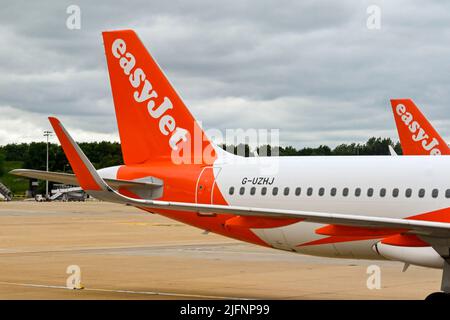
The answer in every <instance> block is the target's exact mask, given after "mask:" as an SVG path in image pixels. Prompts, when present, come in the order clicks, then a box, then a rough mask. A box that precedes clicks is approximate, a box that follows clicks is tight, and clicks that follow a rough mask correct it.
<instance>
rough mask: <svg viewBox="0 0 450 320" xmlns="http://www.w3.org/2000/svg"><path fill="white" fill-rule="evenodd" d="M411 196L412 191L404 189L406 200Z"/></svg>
mask: <svg viewBox="0 0 450 320" xmlns="http://www.w3.org/2000/svg"><path fill="white" fill-rule="evenodd" d="M411 195H412V190H411V189H410V188H408V189H406V191H405V196H406V197H407V198H411Z"/></svg>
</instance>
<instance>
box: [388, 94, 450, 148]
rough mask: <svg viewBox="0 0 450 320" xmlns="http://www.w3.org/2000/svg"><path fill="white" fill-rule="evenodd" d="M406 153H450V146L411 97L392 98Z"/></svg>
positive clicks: (399, 134) (399, 133)
mask: <svg viewBox="0 0 450 320" xmlns="http://www.w3.org/2000/svg"><path fill="white" fill-rule="evenodd" d="M391 106H392V111H393V114H394V119H395V124H396V126H397V131H398V136H399V138H400V143H401V145H402V150H403V154H404V155H427V156H428V155H449V154H450V148H449V147H448V145H447V143H446V142H445V141H444V140H443V139H442V138H441V136H440V135H439V133H437V131H436V130H435V129H434V128H433V126H432V125H431V124H430V122H429V121H428V120H427V118H425V116H424V115H423V114H422V112H420V110H419V108H417V106H416V105H415V104H414V102H413V101H412V100H411V99H392V100H391Z"/></svg>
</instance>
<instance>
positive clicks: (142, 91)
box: [103, 30, 215, 165]
mask: <svg viewBox="0 0 450 320" xmlns="http://www.w3.org/2000/svg"><path fill="white" fill-rule="evenodd" d="M103 42H104V46H105V54H106V60H107V64H108V71H109V77H110V81H111V89H112V94H113V99H114V106H115V111H116V117H117V123H118V127H119V134H120V140H121V144H122V153H123V157H124V162H125V164H128V165H130V164H140V163H145V162H154V161H171V160H173V159H171V157H172V156H173V154H174V153H178V154H177V157H178V158H177V160H178V161H181V162H183V163H187V162H190V163H204V159H203V158H202V156H203V153H204V152H205V153H208V155H210V156H211V157H215V153H214V150H213V147H212V145H211V143H210V142H209V140H208V139H207V138H206V137H205V135H204V133H203V131H202V129H201V128H200V126H199V125H198V124H197V123H196V121H195V119H194V118H193V117H192V115H191V113H190V112H189V110H188V109H187V107H186V106H185V104H184V103H183V101H182V100H181V98H180V97H179V95H178V94H177V93H176V91H175V90H174V88H173V87H172V85H171V84H170V82H169V81H168V80H167V78H166V76H165V75H164V73H163V72H162V70H161V69H160V67H159V66H158V64H157V63H156V61H155V60H154V59H153V58H152V56H151V55H150V54H149V52H148V51H147V49H146V48H145V47H144V45H143V44H142V42H141V41H140V40H139V38H138V36H137V35H136V33H135V32H134V31H132V30H119V31H107V32H103ZM193 140H195V141H193ZM206 149H208V150H207V151H205V150H206ZM180 152H181V154H180Z"/></svg>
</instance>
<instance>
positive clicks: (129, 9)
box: [0, 0, 450, 147]
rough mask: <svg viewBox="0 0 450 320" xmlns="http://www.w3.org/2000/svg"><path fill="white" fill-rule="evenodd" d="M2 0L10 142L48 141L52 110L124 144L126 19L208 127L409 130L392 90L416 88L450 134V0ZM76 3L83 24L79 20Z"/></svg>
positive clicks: (2, 119) (316, 136)
mask: <svg viewBox="0 0 450 320" xmlns="http://www.w3.org/2000/svg"><path fill="white" fill-rule="evenodd" d="M0 3H1V8H2V9H1V11H0V35H1V37H2V43H1V45H0V144H5V143H10V142H22V141H40V140H43V138H42V131H43V130H46V129H49V124H48V122H47V116H48V115H56V116H58V117H60V119H61V120H62V121H63V122H64V123H65V124H66V126H67V127H68V128H69V130H70V131H71V132H72V133H73V135H74V136H75V138H76V139H77V140H80V141H92V140H104V139H107V140H118V134H117V126H116V123H115V116H114V109H113V102H112V97H111V91H110V86H109V80H108V73H107V69H106V62H105V59H104V50H103V45H102V39H101V31H103V30H110V29H122V28H132V29H135V30H136V31H137V32H138V34H139V36H140V38H141V39H142V40H143V42H144V44H145V45H146V46H147V48H148V49H149V50H150V52H151V53H152V55H153V56H154V57H155V58H156V59H157V61H158V62H159V64H160V66H161V67H162V68H163V69H164V71H165V73H166V74H167V75H168V77H169V78H170V80H171V82H172V83H173V85H174V86H175V88H176V89H177V91H178V92H179V93H180V95H181V96H182V97H183V98H184V100H185V102H186V104H187V105H188V106H189V108H190V109H191V111H192V113H193V114H194V116H195V117H196V118H197V119H198V120H201V121H202V123H203V126H204V127H205V128H219V129H222V130H225V129H227V128H244V129H247V128H267V129H270V128H279V129H280V140H281V144H282V145H294V146H296V147H303V146H317V145H319V144H329V145H331V146H335V145H337V144H339V143H343V142H364V141H366V140H367V139H368V138H369V137H371V136H383V137H391V138H393V139H395V140H396V139H397V136H396V132H395V128H394V121H393V119H392V115H391V109H390V104H389V99H390V98H394V97H396V98H401V97H410V98H413V99H414V100H415V101H416V103H417V104H418V105H419V106H420V107H421V108H422V110H423V111H424V113H425V114H426V116H427V117H428V118H429V119H431V120H432V122H433V124H434V125H435V127H436V128H437V129H438V131H439V132H440V133H441V134H442V135H443V137H444V138H446V139H447V140H450V139H449V138H450V109H449V101H450V99H449V98H450V90H449V89H450V4H448V3H446V2H444V1H427V2H426V5H425V4H424V2H423V1H419V0H417V1H413V0H410V1H402V0H399V1H380V0H378V1H375V0H374V1H354V0H348V1H347V0H345V1H344V0H341V1H331V0H330V1H328V0H327V1H319V0H305V1H301V0H297V1H262V0H255V1H245V0H244V1H243V0H240V1H208V0H197V1H144V0H142V1H133V0H127V1H103V2H100V1H95V2H94V1H32V2H30V1H4V0H2V1H1V2H0ZM71 4H76V5H79V6H80V8H81V30H69V29H67V28H66V19H67V17H68V15H67V13H66V9H67V7H68V6H69V5H71ZM371 4H376V5H378V6H379V7H380V8H381V29H380V30H368V29H367V27H366V20H367V18H368V14H367V13H366V9H367V7H368V6H369V5H371ZM55 141H56V140H55Z"/></svg>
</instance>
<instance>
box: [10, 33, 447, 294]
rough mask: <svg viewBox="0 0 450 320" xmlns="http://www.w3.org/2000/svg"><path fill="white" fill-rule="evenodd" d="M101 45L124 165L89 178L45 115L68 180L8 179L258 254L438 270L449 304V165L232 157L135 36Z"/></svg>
mask: <svg viewBox="0 0 450 320" xmlns="http://www.w3.org/2000/svg"><path fill="white" fill-rule="evenodd" d="M103 41H104V47H105V53H106V60H107V64H108V70H109V76H110V81H111V88H112V95H113V99H114V106H115V112H116V117H117V122H118V128H119V134H120V139H121V145H122V152H123V159H124V165H121V166H116V167H109V168H104V169H100V170H98V171H97V170H96V169H95V168H94V167H93V165H92V164H91V163H90V161H89V160H88V159H87V157H86V156H85V155H84V153H83V151H82V150H81V149H80V148H79V146H78V145H77V144H76V143H75V141H74V140H73V139H72V138H71V136H70V135H69V133H68V132H67V130H66V129H65V128H64V126H63V125H62V123H61V122H60V121H59V120H58V119H56V118H54V117H50V118H49V119H50V122H51V125H52V126H53V129H54V131H55V133H56V135H57V136H58V139H59V141H60V143H61V145H62V147H63V149H64V152H65V154H66V156H67V158H68V160H69V162H70V165H71V166H72V169H73V171H74V173H75V175H71V174H65V173H56V172H45V171H36V170H28V169H21V170H13V171H12V173H13V174H16V175H19V176H25V177H33V178H40V179H48V180H52V181H58V182H62V183H68V184H76V185H79V186H81V187H82V188H83V189H84V190H85V191H86V192H87V193H89V194H90V195H92V196H93V197H95V198H97V199H100V200H104V201H110V202H115V203H121V204H126V205H132V206H135V207H137V208H139V209H142V210H145V211H148V212H152V213H157V214H161V215H164V216H166V217H169V218H171V219H175V220H178V221H181V222H184V223H187V224H189V225H192V226H195V227H198V228H201V229H204V230H208V231H211V232H215V233H218V234H221V235H224V236H227V237H231V238H234V239H238V240H242V241H247V242H250V243H254V244H257V245H261V246H265V247H271V248H276V249H280V250H286V251H292V252H294V253H301V254H309V255H316V256H324V257H335V258H352V259H355V258H361V259H374V260H383V259H389V260H396V261H400V262H403V263H405V265H406V266H407V265H409V264H413V265H418V266H425V267H430V268H442V269H443V276H442V286H441V290H442V292H439V293H435V294H434V295H433V296H439V297H444V296H445V297H448V295H449V293H450V252H449V249H450V179H449V178H450V158H447V157H417V156H403V157H391V156H376V157H370V156H356V157H352V156H335V157H320V156H316V157H313V156H309V157H258V158H256V159H255V158H245V157H240V156H235V155H231V154H229V153H227V152H226V151H224V150H222V149H221V148H218V147H217V146H215V145H214V144H213V143H212V142H211V141H210V140H209V139H208V138H207V137H206V135H205V134H204V132H203V131H202V129H201V128H200V126H199V125H198V124H197V122H196V121H195V119H194V118H193V117H192V115H191V113H190V112H189V110H188V109H187V107H186V106H185V105H184V103H183V101H182V100H181V98H180V96H179V95H178V94H177V93H176V92H175V90H174V88H173V87H172V85H171V84H170V82H169V81H168V80H167V78H166V77H165V75H164V74H163V72H162V71H161V69H160V67H159V66H158V64H157V63H156V62H155V60H154V59H153V58H152V57H151V55H150V54H149V53H148V51H147V50H146V49H145V47H144V45H143V44H142V42H141V41H140V40H139V38H138V37H137V35H136V34H135V32H134V31H132V30H121V31H108V32H104V33H103ZM400 105H401V103H398V104H397V105H396V107H397V108H398V109H402V108H403V107H400ZM403 105H404V107H405V108H406V104H405V103H403ZM402 110H403V109H402ZM199 134H200V138H201V139H195V136H198V135H199ZM427 146H428V144H427ZM273 164H275V166H276V168H277V170H273V172H267V170H264V169H265V168H267V167H268V166H270V165H273Z"/></svg>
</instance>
